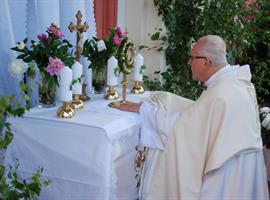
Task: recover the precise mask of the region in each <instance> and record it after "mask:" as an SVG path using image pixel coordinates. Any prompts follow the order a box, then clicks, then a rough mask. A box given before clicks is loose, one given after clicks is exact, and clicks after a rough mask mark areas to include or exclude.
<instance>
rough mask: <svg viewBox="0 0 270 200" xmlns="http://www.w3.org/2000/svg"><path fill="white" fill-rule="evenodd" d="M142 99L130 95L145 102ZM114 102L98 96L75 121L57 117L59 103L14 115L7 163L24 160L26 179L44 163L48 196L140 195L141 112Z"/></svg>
mask: <svg viewBox="0 0 270 200" xmlns="http://www.w3.org/2000/svg"><path fill="white" fill-rule="evenodd" d="M146 95H147V94H146ZM142 97H143V96H135V95H128V97H127V99H128V100H132V101H137V102H139V101H140V100H141V98H142ZM108 103H109V102H108V101H106V100H104V99H103V97H102V96H93V97H92V100H91V101H89V102H87V103H86V106H85V109H83V110H78V111H77V112H76V115H75V116H74V117H73V118H71V119H60V118H57V117H56V110H57V108H58V107H59V106H60V105H59V104H58V106H57V107H55V108H47V109H45V108H34V109H32V110H31V111H30V112H28V113H26V115H25V117H24V118H10V119H8V121H9V122H11V124H12V132H13V133H14V139H13V141H12V143H11V145H10V147H9V148H8V150H7V155H6V163H12V162H13V161H14V159H15V158H18V159H19V162H20V166H19V169H18V170H19V175H20V176H22V177H23V178H27V177H29V176H30V175H31V174H33V172H34V171H35V169H36V168H37V167H38V166H41V167H43V168H44V172H43V174H44V175H45V177H46V178H49V179H50V180H52V183H51V184H50V185H49V186H48V188H44V190H43V191H42V195H41V198H40V199H42V200H43V199H44V200H67V199H69V200H70V199H76V200H77V199H80V200H81V199H85V200H86V199H87V200H92V199H102V200H106V199H110V200H111V199H125V200H126V199H136V198H137V189H136V179H135V170H134V158H135V154H136V151H135V146H136V145H137V143H138V139H139V128H140V121H139V115H138V114H137V113H127V112H122V111H119V110H116V109H112V108H110V107H108Z"/></svg>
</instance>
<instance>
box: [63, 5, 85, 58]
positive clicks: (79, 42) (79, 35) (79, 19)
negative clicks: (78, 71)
mask: <svg viewBox="0 0 270 200" xmlns="http://www.w3.org/2000/svg"><path fill="white" fill-rule="evenodd" d="M76 18H77V25H74V24H73V23H72V22H70V24H69V26H68V29H69V30H70V32H71V33H72V32H73V31H74V30H76V31H77V37H76V60H77V61H78V62H80V58H81V53H82V48H83V47H82V43H83V32H86V31H87V29H88V28H89V26H88V24H87V23H86V22H84V24H81V23H82V13H81V11H80V10H79V11H78V12H77V14H76Z"/></svg>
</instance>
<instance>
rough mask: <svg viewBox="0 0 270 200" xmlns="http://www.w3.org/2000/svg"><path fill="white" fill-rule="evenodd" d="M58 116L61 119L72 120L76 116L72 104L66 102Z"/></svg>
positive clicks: (59, 110) (58, 111)
mask: <svg viewBox="0 0 270 200" xmlns="http://www.w3.org/2000/svg"><path fill="white" fill-rule="evenodd" d="M56 114H57V116H58V117H60V118H72V117H73V116H74V115H75V111H74V109H72V108H71V102H67V101H64V102H63V105H62V106H61V107H60V108H59V109H58V110H57V113H56Z"/></svg>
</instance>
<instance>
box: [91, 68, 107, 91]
mask: <svg viewBox="0 0 270 200" xmlns="http://www.w3.org/2000/svg"><path fill="white" fill-rule="evenodd" d="M105 80H106V75H105V72H104V71H93V87H94V92H95V93H96V94H103V93H105V89H106V81H105Z"/></svg>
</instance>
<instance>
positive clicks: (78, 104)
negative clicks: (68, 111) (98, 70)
mask: <svg viewBox="0 0 270 200" xmlns="http://www.w3.org/2000/svg"><path fill="white" fill-rule="evenodd" d="M71 108H72V109H74V110H76V109H82V108H84V103H83V101H82V100H80V95H79V94H74V95H73V100H72V102H71Z"/></svg>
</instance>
